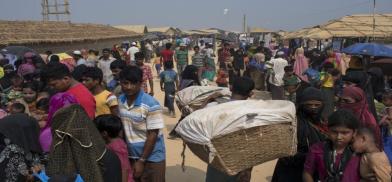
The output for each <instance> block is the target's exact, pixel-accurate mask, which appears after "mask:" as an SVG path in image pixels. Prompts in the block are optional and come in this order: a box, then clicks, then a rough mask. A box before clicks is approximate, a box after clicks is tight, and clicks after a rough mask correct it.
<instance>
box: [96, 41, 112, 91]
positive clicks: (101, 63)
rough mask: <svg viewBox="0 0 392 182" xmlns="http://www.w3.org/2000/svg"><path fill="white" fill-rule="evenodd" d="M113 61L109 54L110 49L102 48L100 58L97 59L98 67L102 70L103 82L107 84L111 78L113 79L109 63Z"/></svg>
mask: <svg viewBox="0 0 392 182" xmlns="http://www.w3.org/2000/svg"><path fill="white" fill-rule="evenodd" d="M113 61H114V58H112V57H111V55H110V49H107V48H105V49H103V50H102V58H101V59H100V60H98V64H97V66H98V68H99V69H101V70H102V73H103V80H102V81H103V82H104V83H105V84H106V85H107V84H108V83H109V82H110V81H111V80H113V74H112V70H110V64H111V63H112V62H113Z"/></svg>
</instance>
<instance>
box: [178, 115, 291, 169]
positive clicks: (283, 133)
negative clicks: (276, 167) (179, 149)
mask: <svg viewBox="0 0 392 182" xmlns="http://www.w3.org/2000/svg"><path fill="white" fill-rule="evenodd" d="M296 140H297V136H296V122H291V123H284V124H274V125H264V126H258V127H253V128H248V129H245V130H239V131H236V132H233V133H230V134H227V135H223V136H219V137H216V138H214V139H212V140H211V142H212V145H213V146H214V148H215V150H216V152H215V157H214V158H213V160H212V162H211V163H210V164H211V165H212V166H213V167H214V168H216V169H218V170H220V171H222V172H224V173H226V174H228V175H236V174H237V173H238V172H240V171H243V170H245V169H247V168H250V167H253V166H256V165H259V164H262V163H264V162H267V161H271V160H274V159H277V158H281V157H286V156H290V155H294V154H295V153H296V150H297V141H296ZM185 143H186V144H187V146H188V147H189V148H190V150H191V151H192V152H193V153H194V154H195V155H196V156H198V157H199V158H200V159H201V160H203V161H204V162H206V163H209V155H210V151H209V148H208V147H207V146H206V145H199V144H195V143H190V142H186V141H185Z"/></svg>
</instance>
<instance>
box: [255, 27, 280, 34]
mask: <svg viewBox="0 0 392 182" xmlns="http://www.w3.org/2000/svg"><path fill="white" fill-rule="evenodd" d="M273 32H275V31H273V30H269V29H266V28H261V27H253V28H251V29H250V30H249V33H251V34H252V33H254V34H257V33H273Z"/></svg>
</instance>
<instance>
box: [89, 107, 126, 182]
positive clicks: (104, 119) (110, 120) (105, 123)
mask: <svg viewBox="0 0 392 182" xmlns="http://www.w3.org/2000/svg"><path fill="white" fill-rule="evenodd" d="M94 122H95V124H96V126H97V128H98V131H99V132H100V133H101V135H102V137H103V138H104V140H105V141H106V147H107V148H108V149H110V150H112V151H113V152H115V153H116V155H117V156H118V158H119V159H120V161H121V169H122V181H123V182H133V175H132V168H131V165H130V164H129V160H128V149H127V144H126V143H125V142H124V140H123V139H121V137H120V135H121V132H122V128H123V125H122V123H121V119H120V118H119V117H117V116H114V115H111V114H104V115H100V116H98V117H96V118H95V119H94Z"/></svg>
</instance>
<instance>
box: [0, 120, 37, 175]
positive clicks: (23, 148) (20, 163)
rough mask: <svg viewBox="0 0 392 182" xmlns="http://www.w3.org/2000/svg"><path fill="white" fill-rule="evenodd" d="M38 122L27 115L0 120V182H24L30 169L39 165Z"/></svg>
mask: <svg viewBox="0 0 392 182" xmlns="http://www.w3.org/2000/svg"><path fill="white" fill-rule="evenodd" d="M38 134H39V126H38V122H37V121H36V120H35V119H34V118H32V117H29V116H28V115H27V114H12V115H9V116H6V117H4V118H3V119H1V120H0V180H1V181H9V182H25V181H28V180H30V179H32V176H31V175H30V174H31V171H30V168H31V167H34V166H37V165H39V164H40V154H41V147H40V145H39V142H38Z"/></svg>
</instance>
